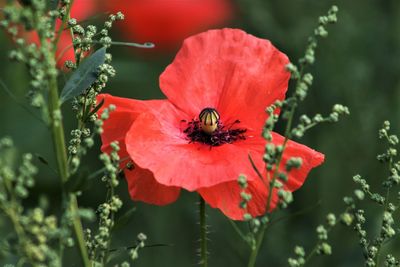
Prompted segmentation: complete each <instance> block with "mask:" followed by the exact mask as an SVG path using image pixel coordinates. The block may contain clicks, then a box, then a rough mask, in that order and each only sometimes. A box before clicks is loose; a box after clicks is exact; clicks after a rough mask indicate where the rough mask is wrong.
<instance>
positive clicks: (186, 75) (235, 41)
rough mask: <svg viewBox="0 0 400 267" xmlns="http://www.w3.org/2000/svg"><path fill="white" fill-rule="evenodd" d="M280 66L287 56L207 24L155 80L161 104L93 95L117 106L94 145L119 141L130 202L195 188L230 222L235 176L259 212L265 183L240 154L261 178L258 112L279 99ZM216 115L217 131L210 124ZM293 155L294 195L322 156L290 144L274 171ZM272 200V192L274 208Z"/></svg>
mask: <svg viewBox="0 0 400 267" xmlns="http://www.w3.org/2000/svg"><path fill="white" fill-rule="evenodd" d="M288 63H289V60H288V58H287V57H286V55H285V54H283V53H282V52H280V51H279V50H277V49H276V48H275V47H274V46H273V45H272V44H271V43H270V42H269V41H267V40H263V39H259V38H256V37H254V36H252V35H249V34H247V33H245V32H243V31H241V30H237V29H223V30H210V31H207V32H205V33H201V34H198V35H195V36H193V37H190V38H188V39H186V40H185V42H184V44H183V47H182V48H181V50H180V51H179V52H178V54H177V56H176V58H175V60H174V61H173V63H172V64H171V65H169V66H168V67H167V68H166V70H165V71H164V73H163V74H162V75H161V76H160V87H161V90H162V91H163V93H164V94H165V95H166V96H167V99H166V100H149V101H140V100H134V99H127V98H119V97H114V96H111V95H107V94H102V95H99V96H98V99H99V100H100V99H104V100H105V103H104V106H103V107H107V106H109V105H110V104H114V105H115V106H116V110H115V111H114V112H112V113H111V115H110V118H109V119H108V120H106V121H105V123H104V128H103V129H104V132H103V134H102V136H101V137H102V142H103V146H102V150H103V151H105V152H108V151H110V142H112V141H114V140H118V141H119V142H120V144H121V151H120V156H121V158H130V160H131V161H132V162H133V163H134V169H133V170H129V169H126V168H125V170H124V172H125V176H126V179H127V181H128V186H129V192H130V195H131V197H132V199H134V200H140V201H144V202H147V203H151V204H156V205H165V204H168V203H171V202H174V201H175V200H176V199H177V198H178V195H179V192H180V189H181V188H183V189H186V190H189V191H197V192H198V193H199V194H200V195H201V196H202V197H203V198H204V200H205V201H206V202H207V203H208V204H209V205H210V206H211V207H214V208H218V209H220V210H221V211H222V212H223V213H224V214H225V215H226V216H228V217H230V218H231V219H235V220H242V219H243V213H244V211H243V210H242V209H240V208H239V203H240V200H241V198H240V191H241V189H240V187H239V185H238V182H237V179H238V176H239V174H245V175H246V176H247V178H248V184H249V187H248V190H249V192H250V193H251V194H252V199H251V201H250V202H249V204H248V212H249V213H250V214H252V215H253V216H257V215H261V214H263V213H264V212H265V209H266V201H267V195H268V190H267V187H266V185H265V184H268V183H267V182H266V183H264V182H263V181H261V179H260V178H258V176H257V175H256V173H255V171H254V170H253V169H252V166H251V164H250V162H249V159H248V155H249V154H250V155H251V156H252V158H253V160H254V162H255V165H256V166H257V167H258V169H259V170H261V171H262V172H263V175H264V176H263V177H265V175H266V168H265V167H264V166H265V165H264V162H263V160H262V158H263V154H264V149H265V144H266V141H265V140H264V139H263V138H262V137H261V134H262V129H263V125H264V123H265V120H266V118H267V115H266V113H265V112H264V110H265V108H266V107H267V106H269V105H271V104H273V103H274V102H275V101H276V100H278V99H280V100H282V99H284V98H285V93H286V90H287V86H288V80H289V76H290V74H289V73H288V72H287V71H286V69H285V66H286V64H288ZM210 107H212V108H210ZM205 108H208V109H206V110H204V109H205ZM202 110H203V112H202V113H201V115H199V113H200V112H201V111H202ZM101 112H102V110H100V111H99V113H101ZM218 117H219V118H220V120H219V123H218V124H217V125H216V128H215V129H214V130H213V129H211V130H210V125H211V124H213V123H215V122H216V120H215V119H217V118H218ZM206 130H207V131H208V130H210V132H211V133H205V131H206ZM272 142H273V143H274V144H276V145H278V144H282V143H283V137H282V136H281V135H279V134H277V133H273V141H272ZM291 157H300V158H302V162H303V164H302V166H301V168H300V169H297V170H293V171H291V172H290V174H289V177H288V182H287V183H286V184H285V185H284V188H285V189H286V190H290V191H294V190H296V189H298V188H299V187H300V186H301V185H302V184H303V183H304V180H305V178H306V176H307V174H308V172H309V171H310V170H311V169H312V168H313V167H316V166H318V165H320V164H321V163H322V162H323V161H324V155H323V154H321V153H319V152H317V151H315V150H312V149H310V148H308V147H306V146H304V145H301V144H298V143H296V142H293V141H289V142H288V143H287V147H286V150H285V152H284V155H283V160H282V164H281V166H280V168H282V170H283V168H284V166H285V163H286V161H287V160H288V159H289V158H291ZM124 165H126V162H125V163H124V164H122V165H121V166H124ZM277 202H278V196H277V192H276V191H274V195H273V197H272V208H274V207H275V206H276V204H277Z"/></svg>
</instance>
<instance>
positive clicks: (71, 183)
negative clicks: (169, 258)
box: [64, 170, 89, 193]
mask: <svg viewBox="0 0 400 267" xmlns="http://www.w3.org/2000/svg"><path fill="white" fill-rule="evenodd" d="M88 176H89V171H87V170H83V171H81V172H79V173H75V174H74V175H72V176H71V177H69V179H68V181H66V182H65V183H64V189H65V190H66V191H67V192H71V193H74V192H78V191H83V190H85V189H86V188H87V187H88V186H89V181H88V179H87V177H88Z"/></svg>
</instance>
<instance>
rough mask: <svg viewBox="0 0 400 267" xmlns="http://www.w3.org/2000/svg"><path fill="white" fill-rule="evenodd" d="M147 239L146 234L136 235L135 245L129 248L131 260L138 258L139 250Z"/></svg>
mask: <svg viewBox="0 0 400 267" xmlns="http://www.w3.org/2000/svg"><path fill="white" fill-rule="evenodd" d="M146 240H147V236H146V235H145V234H143V233H139V234H138V235H137V245H136V246H135V247H134V248H133V249H130V250H129V256H130V258H131V260H132V261H135V260H137V259H138V258H139V250H140V249H142V248H144V246H145V241H146Z"/></svg>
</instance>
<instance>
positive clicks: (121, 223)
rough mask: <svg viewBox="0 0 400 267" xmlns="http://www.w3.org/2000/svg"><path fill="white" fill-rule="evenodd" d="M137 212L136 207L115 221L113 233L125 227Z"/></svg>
mask: <svg viewBox="0 0 400 267" xmlns="http://www.w3.org/2000/svg"><path fill="white" fill-rule="evenodd" d="M135 211H136V207H132V208H130V209H129V210H127V211H126V212H125V213H124V214H122V215H121V216H120V217H119V218H117V219H116V220H115V224H114V227H113V231H114V230H117V229H120V228H122V227H123V226H125V225H126V224H127V223H128V222H129V220H130V219H131V217H132V215H133V214H134V213H135Z"/></svg>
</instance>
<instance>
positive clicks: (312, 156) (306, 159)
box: [272, 133, 325, 192]
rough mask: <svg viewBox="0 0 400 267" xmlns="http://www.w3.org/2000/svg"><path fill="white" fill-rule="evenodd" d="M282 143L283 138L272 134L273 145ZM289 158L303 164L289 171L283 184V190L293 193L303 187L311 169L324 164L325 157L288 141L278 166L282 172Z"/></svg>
mask: <svg viewBox="0 0 400 267" xmlns="http://www.w3.org/2000/svg"><path fill="white" fill-rule="evenodd" d="M283 141H284V137H283V136H281V135H279V134H277V133H272V142H273V143H274V144H276V145H277V144H283ZM291 157H300V158H301V159H302V162H303V163H302V165H301V167H300V169H293V170H291V171H290V173H289V180H288V181H287V182H286V183H285V188H286V189H287V190H289V191H291V192H293V191H295V190H297V189H298V188H299V187H301V186H302V185H303V183H304V181H305V180H306V178H307V175H308V173H309V172H310V171H311V169H312V168H315V167H317V166H318V165H321V164H322V163H323V162H324V159H325V156H324V154H321V153H320V152H318V151H315V150H314V149H311V148H309V147H308V146H305V145H302V144H299V143H296V142H294V141H291V140H288V142H287V144H286V148H285V151H284V153H283V157H282V162H281V165H280V169H281V170H282V171H285V166H286V162H287V160H289V159H290V158H291Z"/></svg>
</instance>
